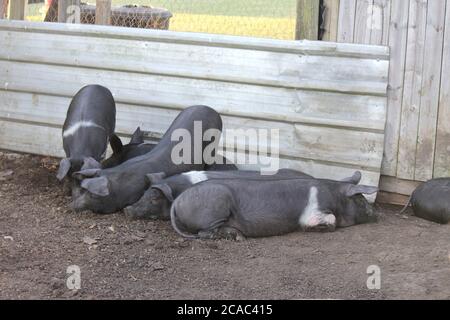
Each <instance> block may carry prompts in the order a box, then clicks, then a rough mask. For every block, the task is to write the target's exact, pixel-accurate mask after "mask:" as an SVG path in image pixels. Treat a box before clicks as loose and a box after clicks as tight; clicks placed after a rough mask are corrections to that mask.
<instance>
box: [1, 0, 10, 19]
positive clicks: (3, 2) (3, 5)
mask: <svg viewBox="0 0 450 320" xmlns="http://www.w3.org/2000/svg"><path fill="white" fill-rule="evenodd" d="M8 2H9V0H1V2H0V19H5V18H6V15H7V14H8Z"/></svg>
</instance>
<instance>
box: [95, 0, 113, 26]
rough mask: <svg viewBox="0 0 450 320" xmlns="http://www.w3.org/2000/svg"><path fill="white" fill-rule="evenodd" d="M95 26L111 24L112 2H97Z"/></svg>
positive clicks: (100, 0) (104, 0)
mask: <svg viewBox="0 0 450 320" xmlns="http://www.w3.org/2000/svg"><path fill="white" fill-rule="evenodd" d="M95 24H103V25H110V24H111V0H97V1H96V5H95Z"/></svg>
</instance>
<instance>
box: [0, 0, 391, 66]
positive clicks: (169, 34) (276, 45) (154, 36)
mask: <svg viewBox="0 0 450 320" xmlns="http://www.w3.org/2000/svg"><path fill="white" fill-rule="evenodd" d="M353 1H354V0H353ZM0 29H1V30H8V31H22V32H30V33H47V34H52V35H54V34H62V35H69V36H82V37H93V38H97V39H98V38H101V39H105V38H107V39H124V40H135V41H152V42H160V43H172V44H188V45H197V46H205V47H221V48H239V49H246V50H258V51H269V52H283V53H294V54H304V55H325V56H334V57H344V56H345V57H355V58H364V59H381V60H389V48H387V47H384V46H367V45H356V44H351V43H331V42H324V41H307V40H303V41H286V40H274V39H264V38H250V37H238V36H227V35H218V34H207V33H193V32H175V31H165V30H155V29H152V30H150V29H140V28H121V27H115V28H110V27H108V26H99V25H87V24H84V25H80V26H77V28H76V29H74V28H73V27H71V26H68V25H66V24H59V23H42V22H33V23H29V22H26V21H9V20H2V21H0ZM49 38H50V36H49ZM102 41H103V40H102Z"/></svg>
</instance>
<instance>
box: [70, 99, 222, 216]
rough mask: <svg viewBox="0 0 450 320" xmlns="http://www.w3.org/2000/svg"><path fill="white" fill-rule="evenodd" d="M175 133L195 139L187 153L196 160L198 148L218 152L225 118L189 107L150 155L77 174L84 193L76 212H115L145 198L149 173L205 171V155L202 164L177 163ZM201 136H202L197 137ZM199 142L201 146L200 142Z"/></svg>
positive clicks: (74, 206)
mask: <svg viewBox="0 0 450 320" xmlns="http://www.w3.org/2000/svg"><path fill="white" fill-rule="evenodd" d="M175 130H177V131H176V132H177V133H180V132H181V131H182V132H183V133H186V134H190V137H192V138H191V140H190V142H189V145H190V149H191V150H190V152H186V155H187V156H189V157H190V159H194V158H195V156H196V155H197V154H195V155H194V153H195V152H194V151H195V150H196V145H197V146H199V147H200V150H199V151H200V152H204V151H205V148H207V147H208V148H211V146H212V148H211V149H212V150H214V149H216V145H217V144H218V143H219V141H218V140H219V138H220V132H221V130H222V119H221V117H220V115H219V114H218V113H217V112H216V111H215V110H214V109H212V108H210V107H207V106H192V107H189V108H187V109H185V110H183V111H182V112H181V113H180V114H179V115H178V117H177V118H176V119H175V120H174V122H173V123H172V125H171V126H170V128H169V129H168V130H167V132H166V133H165V134H164V136H163V137H162V139H161V141H160V142H159V143H158V145H157V146H156V147H155V148H154V149H153V150H152V151H150V152H149V153H146V154H144V155H142V156H139V157H135V158H132V159H130V160H128V161H126V162H124V163H122V164H121V165H119V166H116V167H113V168H108V169H98V168H92V169H91V168H85V170H82V171H79V172H75V173H74V175H73V177H74V178H75V179H77V180H79V181H80V183H81V193H80V195H79V196H78V197H76V199H74V201H73V203H72V207H73V209H74V210H75V211H82V210H91V211H93V212H96V213H113V212H116V211H119V210H121V209H123V208H125V207H126V206H129V205H131V204H133V203H135V202H136V201H137V200H139V199H140V198H141V197H142V195H143V194H144V192H145V190H146V189H147V188H148V186H149V185H148V180H147V179H146V174H148V173H157V172H164V173H165V174H166V175H167V176H171V175H175V174H178V173H182V172H186V171H193V170H197V171H200V170H203V169H204V166H205V159H203V157H202V154H199V155H197V157H198V156H200V161H190V162H188V161H186V162H182V163H174V161H173V159H172V151H173V149H174V148H175V147H177V146H178V145H179V143H180V141H173V140H172V139H173V138H172V134H173V133H174V132H175ZM194 131H196V134H194ZM213 131H214V132H216V135H215V136H214V137H216V138H214V141H212V140H213V139H211V142H208V141H204V140H202V138H204V136H205V132H209V133H211V132H213ZM217 133H218V134H217ZM198 135H201V136H200V137H197V136H198ZM217 135H218V136H219V137H217ZM198 139H200V143H199V142H196V141H198ZM205 140H206V139H205ZM216 140H217V141H216ZM183 141H184V139H183ZM197 149H198V148H197ZM197 151H198V150H197Z"/></svg>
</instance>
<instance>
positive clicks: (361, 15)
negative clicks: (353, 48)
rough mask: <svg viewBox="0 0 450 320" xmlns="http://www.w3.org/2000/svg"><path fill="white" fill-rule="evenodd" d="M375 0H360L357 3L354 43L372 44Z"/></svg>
mask: <svg viewBox="0 0 450 320" xmlns="http://www.w3.org/2000/svg"><path fill="white" fill-rule="evenodd" d="M372 14H373V0H358V1H357V2H356V18H355V31H354V32H355V35H354V37H353V42H354V43H361V44H370V38H371V34H372V28H373V22H374V19H373V16H372Z"/></svg>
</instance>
